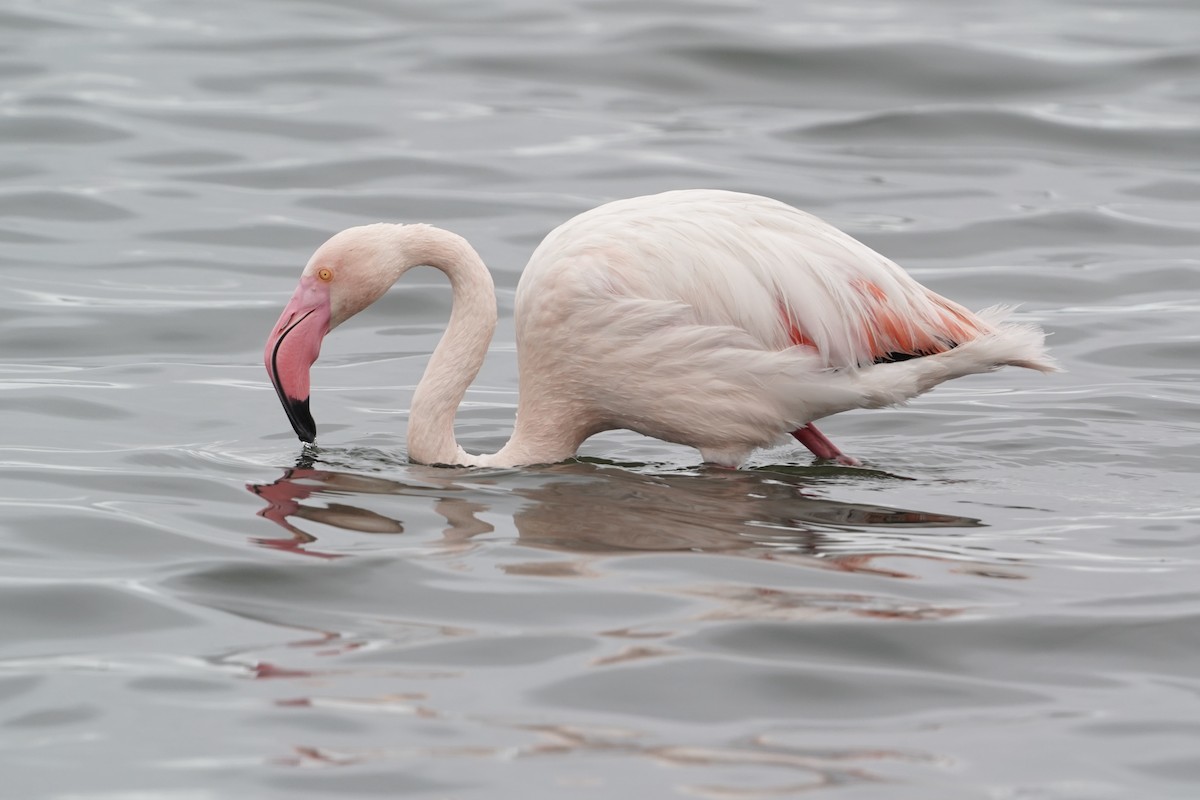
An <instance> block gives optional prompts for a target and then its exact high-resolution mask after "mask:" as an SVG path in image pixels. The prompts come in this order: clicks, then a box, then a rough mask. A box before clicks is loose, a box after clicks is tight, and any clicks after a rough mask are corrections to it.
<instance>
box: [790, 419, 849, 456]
mask: <svg viewBox="0 0 1200 800" xmlns="http://www.w3.org/2000/svg"><path fill="white" fill-rule="evenodd" d="M792 436H795V437H796V441H798V442H800V444H802V445H804V446H805V447H807V448H808V449H809V450H812V451H813V455H815V456H816V457H817V458H828V459H832V460H834V461H836V462H838V463H839V464H845V465H846V466H848V467H859V466H862V462H861V461H859V460H858V459H857V458H854V457H852V456H848V455H846V454H845V453H843V452H842V451H841V450H838V448H837V445H835V444H834V443H833V442H831V441H829V439H827V438H826V437H825V434H823V433H821V432H820V431H819V430H817V426H816V425H813V424H812V423H809V424H808V425H805V426H804V427H802V428H798V429H797V430H794V431H792Z"/></svg>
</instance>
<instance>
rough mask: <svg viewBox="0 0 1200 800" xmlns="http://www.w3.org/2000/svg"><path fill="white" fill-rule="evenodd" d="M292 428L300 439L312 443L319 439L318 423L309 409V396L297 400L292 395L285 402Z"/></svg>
mask: <svg viewBox="0 0 1200 800" xmlns="http://www.w3.org/2000/svg"><path fill="white" fill-rule="evenodd" d="M284 408H285V409H286V410H287V415H288V420H289V421H290V422H291V423H292V430H294V431H295V432H296V436H297V437H299V439H300V441H302V442H305V443H307V444H312V443H313V442H315V441H316V440H317V423H316V422H314V421H313V418H312V412H311V411H309V409H308V398H307V397H306V398H304V399H303V400H295V399H293V398H291V397H289V398H288V399H287V402H286V403H284Z"/></svg>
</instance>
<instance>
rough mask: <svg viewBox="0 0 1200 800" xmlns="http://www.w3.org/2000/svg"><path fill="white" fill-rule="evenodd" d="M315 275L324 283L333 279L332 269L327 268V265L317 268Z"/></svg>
mask: <svg viewBox="0 0 1200 800" xmlns="http://www.w3.org/2000/svg"><path fill="white" fill-rule="evenodd" d="M317 277H318V278H320V279H321V280H323V281H325V283H329V282H330V281H331V280H333V270H331V269H329V268H328V267H321V268H320V269H319V270H317Z"/></svg>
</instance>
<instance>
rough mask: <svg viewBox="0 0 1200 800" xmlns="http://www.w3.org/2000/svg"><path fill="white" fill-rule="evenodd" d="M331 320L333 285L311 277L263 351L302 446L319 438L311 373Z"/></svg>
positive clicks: (289, 303) (292, 300)
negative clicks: (312, 406) (310, 397)
mask: <svg viewBox="0 0 1200 800" xmlns="http://www.w3.org/2000/svg"><path fill="white" fill-rule="evenodd" d="M329 319H330V305H329V284H327V283H324V282H322V281H320V280H318V279H316V278H314V277H311V276H308V277H304V278H301V279H300V285H299V286H298V287H296V292H295V294H293V295H292V299H291V300H289V301H288V304H287V307H286V308H284V309H283V314H282V315H281V316H280V317H279V322H277V323H275V328H274V330H272V331H271V335H270V336H269V337H267V346H266V349H265V350H264V351H263V363H265V364H266V367H267V374H268V375H270V376H271V383H272V384H274V386H275V392H276V394H278V395H279V402H281V403H283V410H284V411H286V412H287V415H288V420H289V421H290V422H291V423H292V428H293V430H295V431H296V435H297V436H299V437H300V441H302V442H312V441H314V440H315V439H316V438H317V424H316V423H315V422H313V418H312V413H311V412H310V411H309V409H308V393H309V391H308V373H309V370H310V369H311V368H312V365H313V362H315V361H316V360H317V356H319V355H320V354H321V340H322V339H323V338H324V337H325V334H326V333H328V332H329Z"/></svg>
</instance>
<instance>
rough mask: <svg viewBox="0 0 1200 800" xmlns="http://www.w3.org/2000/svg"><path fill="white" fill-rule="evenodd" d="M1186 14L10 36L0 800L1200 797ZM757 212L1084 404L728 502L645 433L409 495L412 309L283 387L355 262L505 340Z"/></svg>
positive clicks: (418, 310) (1194, 88)
mask: <svg viewBox="0 0 1200 800" xmlns="http://www.w3.org/2000/svg"><path fill="white" fill-rule="evenodd" d="M1198 30H1200V6H1198V5H1196V4H1195V3H1191V2H1179V1H1174V2H1173V1H1172V0H1158V1H1157V2H1154V1H1153V0H1146V1H1145V2H1132V0H1131V1H1130V2H1126V3H1121V2H1104V1H1103V0H1093V1H1090V2H1089V1H1086V0H1056V1H1055V2H1024V3H1022V2H1013V3H992V4H980V3H951V2H943V1H942V0H907V1H904V0H897V2H882V1H881V2H851V3H824V4H800V3H793V2H787V1H786V0H775V1H774V2H767V1H766V0H764V1H763V2H751V1H750V0H713V1H712V2H666V0H641V1H640V2H636V3H633V2H622V1H621V0H613V1H612V2H584V1H583V0H575V2H569V3H568V2H550V0H540V1H538V0H522V1H521V2H503V3H502V2H447V3H437V4H435V3H417V2H385V1H384V0H351V1H350V2H343V0H339V1H338V2H333V1H332V0H292V1H291V2H282V0H259V1H258V2H252V3H200V2H194V0H180V1H179V2H173V3H155V2H150V0H129V1H128V2H122V3H111V4H110V3H80V2H67V1H66V0H37V2H34V1H33V0H10V2H9V3H7V4H6V5H5V7H4V8H3V9H2V10H0V41H2V42H3V47H2V48H0V88H2V92H3V95H2V96H3V106H2V108H3V111H2V113H0V268H2V270H3V272H2V274H3V276H4V285H5V291H4V292H3V293H0V315H2V316H0V343H2V345H0V346H2V350H0V412H2V414H3V428H2V434H0V467H2V471H0V505H2V507H3V510H2V517H0V604H2V605H0V608H2V611H0V767H2V770H0V772H2V774H3V776H4V778H3V782H4V790H3V791H4V793H11V795H12V796H13V797H21V798H135V799H136V800H141V798H149V797H154V798H176V797H177V798H184V799H185V800H193V798H210V797H211V798H217V797H220V798H225V797H285V796H287V797H293V796H296V795H303V796H319V797H395V796H400V795H412V796H420V797H438V798H451V797H453V798H467V797H478V798H496V797H515V796H521V797H559V796H562V795H563V794H564V793H567V792H569V793H571V794H573V795H579V796H585V797H604V798H609V797H617V796H621V793H625V794H627V795H628V796H637V797H667V796H687V797H703V798H717V799H719V800H726V799H728V798H768V797H770V798H774V797H791V796H799V795H804V796H807V797H830V798H834V797H836V798H840V799H841V798H883V797H886V798H889V800H895V799H896V798H914V799H915V798H920V799H921V800H928V799H929V798H943V797H945V798H951V797H953V798H1072V799H1074V798H1133V797H1137V798H1191V797H1194V796H1195V792H1196V786H1197V785H1200V757H1198V756H1197V752H1198V750H1200V679H1198V678H1197V675H1198V674H1200V647H1198V642H1200V590H1198V589H1197V583H1196V578H1195V576H1196V569H1197V562H1198V561H1200V527H1198V526H1197V521H1198V520H1200V511H1198V505H1200V504H1198V503H1197V500H1196V496H1197V495H1196V488H1195V486H1196V475H1197V474H1200V445H1198V441H1197V430H1198V428H1200V425H1198V422H1200V414H1198V412H1197V407H1198V406H1197V401H1198V399H1200V397H1198V395H1200V393H1198V391H1197V379H1198V377H1200V333H1198V330H1197V320H1198V319H1200V316H1198V312H1200V300H1198V299H1197V298H1198V297H1200V261H1198V258H1200V256H1198V255H1197V253H1198V252H1200V251H1198V248H1200V213H1198V212H1200V172H1197V163H1198V159H1200V78H1198V77H1197V76H1198V75H1200V47H1198V46H1197V38H1196V31H1198ZM686 186H712V187H723V188H732V189H740V190H746V191H752V192H758V193H762V194H768V195H772V196H775V197H778V198H781V199H783V200H786V201H789V202H791V203H793V204H796V205H798V206H801V207H803V208H807V209H809V210H812V211H814V212H815V213H817V214H819V215H821V216H824V217H825V218H827V219H829V220H830V221H832V222H834V223H835V224H838V225H839V226H841V227H844V228H846V229H847V230H849V231H850V232H852V233H853V234H854V235H856V236H858V237H860V238H862V239H863V240H864V241H866V242H867V243H869V244H871V245H872V246H874V247H876V248H877V249H879V250H881V251H883V252H885V253H887V254H889V255H891V256H892V257H894V258H896V259H897V260H899V261H901V263H903V264H905V265H906V266H907V267H908V268H909V269H910V270H911V271H912V272H913V273H914V274H916V275H917V276H918V277H919V278H920V279H921V280H923V281H924V282H926V283H928V284H929V285H931V286H932V287H933V288H935V289H937V290H938V291H941V292H943V293H945V294H948V295H950V296H952V297H954V298H956V299H958V300H960V301H961V302H964V303H965V304H967V305H970V306H974V307H982V306H986V305H990V304H992V303H995V302H1010V303H1016V302H1019V303H1023V306H1022V314H1023V316H1024V317H1025V318H1026V319H1030V320H1034V321H1037V322H1039V323H1040V324H1042V325H1043V326H1045V327H1046V328H1047V330H1049V331H1052V332H1053V337H1052V346H1053V349H1054V352H1055V354H1056V355H1057V356H1058V358H1059V359H1060V360H1061V361H1062V362H1063V364H1064V366H1066V367H1067V369H1068V370H1069V371H1068V372H1067V373H1065V374H1062V375H1055V376H1050V377H1046V376H1040V375H1036V374H1023V373H1021V372H1018V371H1015V370H1010V371H1007V372H1005V373H1002V374H998V375H991V376H981V377H975V378H970V379H966V380H963V381H959V382H957V383H956V384H955V385H952V386H947V387H943V388H942V389H939V390H938V391H937V392H935V393H934V394H933V395H931V396H929V397H927V398H923V399H921V400H920V401H918V402H916V403H914V404H913V405H912V406H911V407H909V408H906V409H899V410H889V411H882V412H865V413H861V414H853V415H845V416H842V417H839V418H837V419H835V420H831V421H830V422H829V423H828V425H827V426H826V427H827V431H828V433H829V434H830V435H831V437H832V438H834V439H835V440H836V441H838V442H839V444H841V445H842V446H843V448H844V449H846V450H847V452H852V453H854V454H856V455H858V456H860V457H862V458H864V459H865V460H866V461H867V463H868V468H866V469H863V470H852V469H841V468H831V467H827V466H821V465H817V464H814V463H813V462H812V460H811V458H810V457H809V456H808V454H807V452H806V451H803V450H802V449H800V448H788V449H782V450H778V451H775V452H770V453H764V454H761V455H760V456H759V457H758V458H757V460H756V462H755V464H754V466H755V467H756V468H755V469H750V470H745V471H742V472H736V473H730V472H726V471H708V470H703V469H700V468H699V467H698V465H697V464H696V460H697V459H696V455H695V454H694V453H693V452H690V451H686V450H683V449H681V448H675V447H673V446H670V445H665V444H662V443H659V442H655V441H650V440H645V439H641V438H639V437H637V436H634V435H632V434H606V435H603V436H600V437H597V438H596V439H595V440H593V441H591V442H589V443H588V444H587V445H586V447H585V451H584V456H585V457H584V458H583V459H581V460H580V461H578V462H574V463H569V464H562V465H558V466H554V467H549V468H544V469H529V470H509V471H497V470H484V471H467V470H446V469H431V468H425V467H418V466H412V465H409V464H408V463H407V462H406V459H405V456H404V429H405V421H406V408H407V405H408V402H409V399H410V396H411V391H412V388H413V385H414V383H415V381H416V380H417V378H418V377H419V375H420V372H421V369H422V366H423V363H424V362H423V359H424V357H425V355H426V354H427V353H428V352H429V350H430V349H431V348H432V346H433V344H434V342H435V341H436V338H437V336H438V335H439V333H440V330H441V326H442V324H443V323H444V320H445V318H446V316H447V311H448V304H449V296H448V292H447V291H446V287H445V286H444V281H443V280H441V276H439V275H437V274H436V273H433V272H431V271H418V272H415V273H413V274H412V275H410V276H409V277H408V279H407V280H406V281H405V282H404V284H403V285H402V286H401V287H398V288H397V289H396V290H394V291H393V292H392V293H391V294H390V295H389V296H388V297H387V298H386V300H384V301H382V302H381V303H379V304H378V305H377V307H375V308H372V309H371V310H369V311H368V312H366V313H365V314H364V315H362V317H360V318H358V319H356V320H354V322H353V323H351V324H349V325H347V326H345V327H343V328H341V329H339V330H338V332H337V334H336V335H335V336H332V337H331V338H330V339H329V341H328V342H327V343H326V346H325V349H324V353H323V355H322V360H321V362H320V363H319V364H318V367H317V368H316V369H315V371H314V385H315V387H316V388H315V391H314V397H313V407H314V411H315V413H316V416H317V418H318V420H319V422H320V423H321V425H322V447H321V448H320V450H318V451H315V452H313V453H310V454H309V455H308V456H304V454H303V453H302V451H301V449H300V447H299V445H298V444H297V443H296V442H295V440H294V438H293V436H292V434H291V432H290V430H289V426H288V424H287V421H286V419H285V418H284V415H283V413H282V411H281V410H280V408H279V407H278V404H277V402H276V399H275V396H274V393H273V391H272V390H271V388H270V386H269V385H268V384H267V383H266V380H265V375H264V373H263V369H262V365H261V361H260V353H261V350H260V348H261V347H262V342H263V341H264V339H265V336H266V334H267V333H268V331H269V328H270V326H271V325H272V323H273V322H274V320H275V318H276V316H277V315H278V313H279V310H280V308H281V307H282V305H283V303H284V302H285V300H286V298H287V296H288V295H289V294H290V292H291V289H292V287H293V286H294V284H295V280H296V277H297V275H298V273H299V270H300V268H301V266H302V265H303V263H304V262H305V261H306V260H307V257H308V255H309V253H310V252H311V251H312V249H313V248H314V247H315V246H316V245H317V244H319V243H320V242H321V241H323V240H324V239H325V238H326V237H327V236H328V235H329V234H331V233H332V232H334V231H336V230H338V229H340V228H343V227H347V226H349V225H352V224H357V223H361V222H366V221H374V220H380V219H383V220H402V221H414V220H423V221H428V222H433V223H436V224H439V225H441V226H444V227H448V228H451V229H454V230H456V231H458V232H460V233H462V234H464V235H465V236H467V237H468V238H469V239H471V240H472V242H474V243H475V245H476V246H477V247H478V249H479V250H480V252H481V253H482V254H483V255H484V257H485V259H486V260H487V261H488V262H489V264H490V265H491V266H492V268H493V270H494V272H495V273H496V276H497V282H498V286H499V289H500V293H501V298H500V303H501V315H502V323H501V329H500V332H499V334H498V337H497V341H496V343H495V345H494V346H493V349H492V353H491V357H490V358H489V361H488V364H487V365H486V367H485V369H484V372H483V374H482V375H481V376H480V379H479V381H478V383H477V384H476V386H475V387H474V388H473V390H472V391H471V393H470V394H469V395H468V405H467V406H466V407H465V408H464V409H463V411H462V412H461V414H460V417H459V429H458V430H459V436H460V440H462V441H463V443H464V444H465V445H466V446H467V447H468V449H472V450H476V451H483V450H489V451H490V450H494V449H496V448H497V447H499V445H500V444H502V442H503V441H504V439H505V438H506V436H507V432H508V429H509V426H510V424H511V419H512V415H513V408H514V401H515V391H516V384H515V357H514V352H513V334H512V325H511V310H512V292H513V289H514V287H515V285H516V280H517V276H518V274H519V272H520V269H521V265H522V264H523V263H524V260H525V259H526V258H527V256H528V254H529V252H530V251H531V250H532V248H533V246H534V245H535V244H536V242H537V241H539V240H540V238H541V237H542V236H543V235H544V234H545V232H546V231H548V230H549V229H550V228H551V227H553V226H554V225H556V224H557V223H559V222H561V221H562V220H564V219H566V218H567V217H568V216H570V215H571V214H573V213H575V212H577V211H580V210H583V209H585V208H589V207H591V206H594V205H597V204H598V203H600V202H603V201H604V200H607V199H613V198H616V197H624V196H631V195H635V194H641V193H646V192H652V191H658V190H663V189H670V188H680V187H686Z"/></svg>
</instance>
